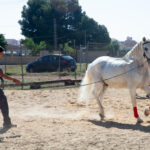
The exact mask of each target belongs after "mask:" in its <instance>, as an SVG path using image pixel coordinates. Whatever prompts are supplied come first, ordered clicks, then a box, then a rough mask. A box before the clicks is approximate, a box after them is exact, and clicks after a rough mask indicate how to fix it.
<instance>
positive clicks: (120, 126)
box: [88, 120, 150, 133]
mask: <svg viewBox="0 0 150 150" xmlns="http://www.w3.org/2000/svg"><path fill="white" fill-rule="evenodd" d="M88 121H89V122H91V123H93V124H95V125H97V126H101V127H105V128H108V129H109V128H118V129H123V130H128V129H130V130H138V131H141V132H146V133H150V126H143V125H142V124H139V123H137V124H124V123H118V122H114V121H106V122H103V121H97V120H88ZM147 123H149V122H147Z"/></svg>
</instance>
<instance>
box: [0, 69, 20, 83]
mask: <svg viewBox="0 0 150 150" xmlns="http://www.w3.org/2000/svg"><path fill="white" fill-rule="evenodd" d="M0 77H2V78H4V79H7V80H11V81H13V82H15V83H16V84H21V82H20V81H19V80H17V79H15V78H12V77H9V76H8V75H6V74H3V70H2V69H0Z"/></svg>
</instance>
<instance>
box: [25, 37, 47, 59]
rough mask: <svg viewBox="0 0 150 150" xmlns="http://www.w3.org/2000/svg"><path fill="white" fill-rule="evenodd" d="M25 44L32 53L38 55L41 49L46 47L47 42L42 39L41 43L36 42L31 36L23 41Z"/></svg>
mask: <svg viewBox="0 0 150 150" xmlns="http://www.w3.org/2000/svg"><path fill="white" fill-rule="evenodd" d="M23 44H24V46H25V47H26V48H28V49H30V50H31V51H32V53H31V54H32V55H33V56H34V55H37V54H38V53H39V52H40V51H41V50H45V49H46V44H45V42H44V41H41V42H40V43H39V44H36V43H35V42H34V41H33V40H32V39H31V38H27V39H25V40H24V41H23Z"/></svg>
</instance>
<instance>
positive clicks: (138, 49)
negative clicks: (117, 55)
mask: <svg viewBox="0 0 150 150" xmlns="http://www.w3.org/2000/svg"><path fill="white" fill-rule="evenodd" d="M142 55H143V50H142V42H140V43H137V44H136V45H135V46H134V47H133V48H132V49H131V50H130V51H129V52H128V53H127V54H126V55H125V56H124V58H126V59H136V60H139V59H141V57H142Z"/></svg>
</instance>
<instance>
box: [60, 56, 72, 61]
mask: <svg viewBox="0 0 150 150" xmlns="http://www.w3.org/2000/svg"><path fill="white" fill-rule="evenodd" d="M62 58H64V59H66V60H70V59H73V58H72V57H71V56H62Z"/></svg>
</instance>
